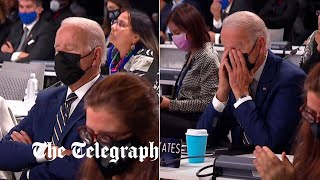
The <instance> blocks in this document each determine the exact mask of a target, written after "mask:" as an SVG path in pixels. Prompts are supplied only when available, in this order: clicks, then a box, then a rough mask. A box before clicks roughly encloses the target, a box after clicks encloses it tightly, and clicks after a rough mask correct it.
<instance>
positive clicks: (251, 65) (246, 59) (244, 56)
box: [242, 38, 260, 72]
mask: <svg viewBox="0 0 320 180" xmlns="http://www.w3.org/2000/svg"><path fill="white" fill-rule="evenodd" d="M257 41H258V38H257V39H256V42H255V43H254V45H253V47H252V49H251V51H250V52H249V54H248V53H242V55H243V58H244V60H245V61H246V65H247V68H248V70H249V72H250V71H251V70H252V69H253V68H254V66H255V65H256V62H257V59H258V57H259V56H260V53H259V54H258V56H257V58H256V59H255V61H254V63H253V64H251V63H250V61H249V55H250V54H251V52H252V51H253V49H254V47H255V46H256V44H257Z"/></svg>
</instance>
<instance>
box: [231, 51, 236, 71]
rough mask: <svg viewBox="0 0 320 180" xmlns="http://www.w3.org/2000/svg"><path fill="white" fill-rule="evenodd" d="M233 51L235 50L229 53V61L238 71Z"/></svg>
mask: <svg viewBox="0 0 320 180" xmlns="http://www.w3.org/2000/svg"><path fill="white" fill-rule="evenodd" d="M232 51H233V50H231V51H230V52H229V59H230V62H231V66H232V68H234V69H236V68H237V64H236V62H235V59H234V56H233V53H232Z"/></svg>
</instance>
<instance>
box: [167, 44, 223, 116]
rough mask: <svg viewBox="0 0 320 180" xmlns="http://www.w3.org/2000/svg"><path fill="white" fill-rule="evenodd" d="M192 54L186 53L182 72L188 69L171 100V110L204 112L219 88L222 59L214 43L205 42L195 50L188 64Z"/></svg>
mask: <svg viewBox="0 0 320 180" xmlns="http://www.w3.org/2000/svg"><path fill="white" fill-rule="evenodd" d="M190 55H191V52H188V53H187V54H186V62H185V65H184V68H183V69H182V72H183V71H184V70H185V68H188V70H186V71H187V72H186V74H185V76H184V78H183V80H182V84H181V86H180V87H179V91H178V95H177V97H176V98H175V99H173V100H171V101H170V107H169V110H170V111H180V112H202V111H203V110H204V109H205V107H206V106H207V104H208V103H209V102H211V100H212V98H213V97H214V95H215V93H216V91H217V89H218V81H219V80H218V72H219V65H220V61H219V55H218V53H217V51H216V50H214V49H213V44H212V43H210V42H207V43H205V44H204V46H203V47H202V48H200V49H198V50H197V51H196V52H195V54H194V55H193V57H192V59H191V62H190V65H189V66H187V65H186V64H187V61H188V59H189V57H190ZM180 74H181V73H180ZM177 81H179V79H177Z"/></svg>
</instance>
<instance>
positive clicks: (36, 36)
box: [0, 0, 55, 62]
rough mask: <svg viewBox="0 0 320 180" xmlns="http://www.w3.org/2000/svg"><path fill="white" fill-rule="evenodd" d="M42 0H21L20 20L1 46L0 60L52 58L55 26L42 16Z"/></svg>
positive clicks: (13, 26)
mask: <svg viewBox="0 0 320 180" xmlns="http://www.w3.org/2000/svg"><path fill="white" fill-rule="evenodd" d="M42 11H43V8H42V1H41V0H19V16H20V21H18V22H16V23H15V24H13V25H12V27H11V30H10V34H9V36H8V37H7V39H6V42H5V43H4V44H3V45H2V46H1V52H0V62H3V61H13V62H30V61H32V60H52V59H53V57H54V47H53V44H54V37H55V31H54V27H53V26H52V25H51V24H49V23H48V22H47V21H45V19H43V18H41V16H40V15H41V13H42Z"/></svg>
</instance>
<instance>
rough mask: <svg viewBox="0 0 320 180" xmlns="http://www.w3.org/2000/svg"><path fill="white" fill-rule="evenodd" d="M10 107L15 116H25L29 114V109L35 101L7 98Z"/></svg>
mask: <svg viewBox="0 0 320 180" xmlns="http://www.w3.org/2000/svg"><path fill="white" fill-rule="evenodd" d="M6 103H7V105H8V107H9V108H10V109H11V111H12V114H13V115H14V116H15V117H25V116H27V115H28V112H29V110H30V109H31V108H32V106H33V105H34V103H26V102H23V101H17V100H6Z"/></svg>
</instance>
